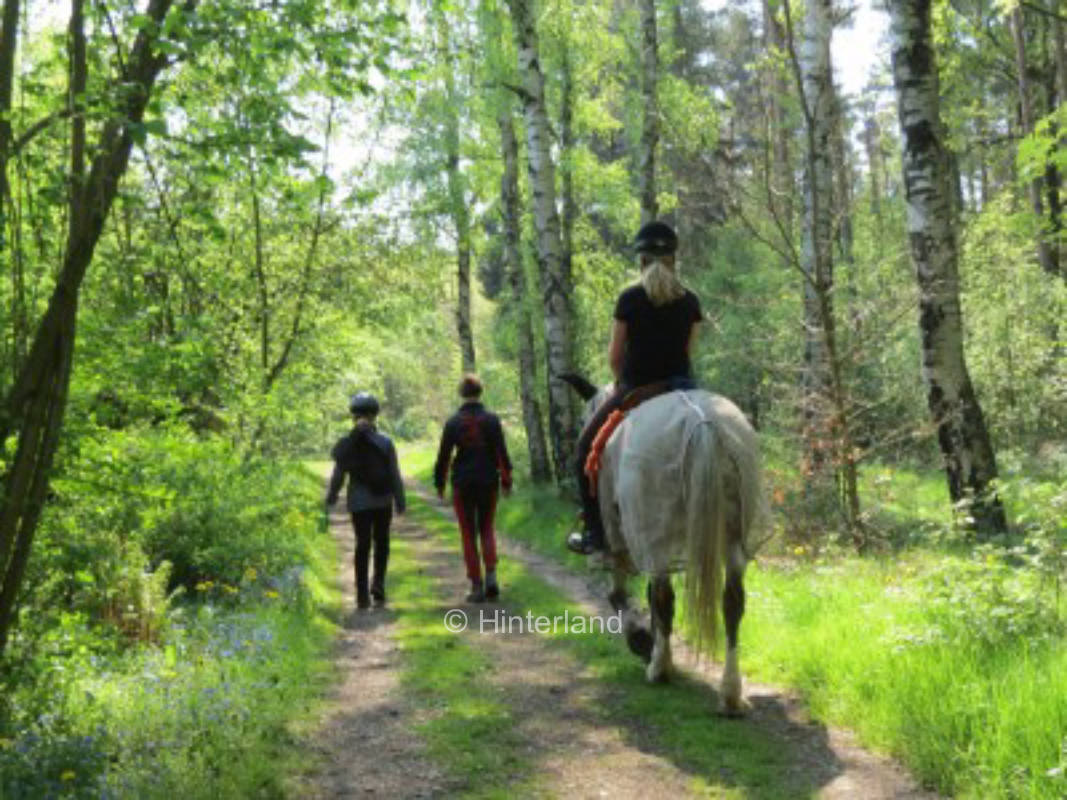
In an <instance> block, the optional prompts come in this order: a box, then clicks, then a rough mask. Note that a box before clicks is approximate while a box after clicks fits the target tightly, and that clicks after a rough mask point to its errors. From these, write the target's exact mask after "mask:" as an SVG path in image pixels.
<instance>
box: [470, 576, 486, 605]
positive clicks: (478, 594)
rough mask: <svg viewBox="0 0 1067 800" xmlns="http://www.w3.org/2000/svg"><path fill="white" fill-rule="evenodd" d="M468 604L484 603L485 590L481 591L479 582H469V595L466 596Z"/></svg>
mask: <svg viewBox="0 0 1067 800" xmlns="http://www.w3.org/2000/svg"><path fill="white" fill-rule="evenodd" d="M467 602H468V603H484V602H485V590H484V589H482V582H481V581H471V590H470V594H468V595H467Z"/></svg>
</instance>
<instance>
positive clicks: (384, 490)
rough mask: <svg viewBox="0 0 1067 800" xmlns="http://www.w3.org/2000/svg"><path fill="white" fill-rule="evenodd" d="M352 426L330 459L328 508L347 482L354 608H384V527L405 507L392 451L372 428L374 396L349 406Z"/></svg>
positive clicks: (363, 394) (386, 534)
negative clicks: (353, 557)
mask: <svg viewBox="0 0 1067 800" xmlns="http://www.w3.org/2000/svg"><path fill="white" fill-rule="evenodd" d="M348 409H349V411H351V412H352V419H353V422H354V425H353V428H352V430H351V432H350V433H349V434H348V435H347V436H345V437H343V438H342V439H340V440H339V441H338V442H337V444H335V445H334V447H333V452H332V453H331V455H332V457H333V460H334V467H333V475H332V476H331V478H330V488H329V490H328V492H327V494H326V505H327V507H329V506H332V505H333V504H334V503H336V502H337V496H338V494H340V492H341V487H342V486H343V485H344V482H345V475H347V476H348V503H347V505H348V510H349V512H350V513H351V514H352V528H353V530H354V531H355V534H356V564H355V566H356V607H357V608H369V607H370V604H371V598H373V599H374V604H375V605H379V606H380V605H384V604H385V571H386V568H387V566H388V564H389V525H390V523H391V522H392V519H393V506H394V505H395V506H396V511H397V513H398V514H403V513H404V510H405V507H406V502H405V498H404V483H403V481H402V480H401V478H400V465H399V463H398V462H397V457H396V448H395V447H393V442H392V440H391V439H390V438H389V437H388V436H386V435H385V434H384V433H380V432H379V431H378V430H377V428H375V426H374V421H375V419H376V418H377V416H378V411H379V406H378V401H377V400H376V399H375V397H374V395H371V394H368V393H367V392H360V393H359V394H356V395H354V396H353V397H352V400H351V402H350V403H349V404H348ZM372 541H373V544H374V577H373V580H371V581H370V585H369V587H368V582H367V572H368V568H369V563H368V562H369V561H370V554H371V542H372Z"/></svg>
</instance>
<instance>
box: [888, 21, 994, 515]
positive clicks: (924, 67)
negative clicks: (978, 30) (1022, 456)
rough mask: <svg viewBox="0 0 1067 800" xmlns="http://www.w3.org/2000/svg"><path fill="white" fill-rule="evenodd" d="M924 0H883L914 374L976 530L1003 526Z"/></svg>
mask: <svg viewBox="0 0 1067 800" xmlns="http://www.w3.org/2000/svg"><path fill="white" fill-rule="evenodd" d="M930 5H931V0H893V2H891V3H889V12H890V16H891V39H892V56H893V83H894V84H895V86H896V91H897V112H898V116H899V119H900V129H901V139H902V144H903V154H902V166H903V177H904V189H905V196H906V202H907V227H908V243H909V245H910V249H911V258H912V262H913V264H914V266H915V275H916V279H917V281H918V284H919V292H920V297H919V332H920V335H921V342H922V344H921V347H922V377H923V382H924V384H925V387H926V397H927V404H928V406H929V410H930V414H931V416H932V418H933V422H934V424H935V425H936V426H937V439H938V444H939V445H940V448H941V454H942V457H943V459H944V467H945V474H946V477H947V479H948V489H949V494H950V496H951V497H952V500H953V501H954V502H955V501H959V500H962V499H964V498H968V497H969V498H971V499H972V500H973V506H972V511H973V516H974V520H975V523H976V525H977V526H978V528H979V529H980V530H983V531H986V532H993V531H1003V530H1004V529H1005V527H1006V524H1005V519H1004V511H1003V508H1002V507H1001V504H1000V500H999V498H997V497H996V496H995V495H990V494H989V492H988V490H989V485H990V482H991V481H992V480H993V479H994V478H995V477H996V475H997V467H996V459H995V457H994V454H993V448H992V445H991V444H990V441H989V434H988V432H987V430H986V426H985V420H984V418H983V416H982V409H981V407H980V406H979V404H978V400H977V398H976V397H975V394H974V388H973V386H972V385H971V379H970V375H969V374H968V372H967V364H966V361H965V359H964V353H963V324H962V319H961V310H960V299H959V277H958V263H957V261H958V249H957V243H956V231H955V229H954V227H953V224H952V222H953V214H952V200H951V197H950V186H949V174H948V159H947V158H946V157H945V148H944V138H943V137H944V127H943V125H942V122H941V116H940V113H941V112H940V107H939V101H938V80H937V65H936V63H935V56H934V50H933V47H932V43H931V38H930Z"/></svg>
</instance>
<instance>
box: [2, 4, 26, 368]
mask: <svg viewBox="0 0 1067 800" xmlns="http://www.w3.org/2000/svg"><path fill="white" fill-rule="evenodd" d="M18 23H19V0H4V10H3V17H2V18H0V25H2V26H3V27H2V29H0V252H3V251H4V250H5V249H6V243H7V241H8V236H7V227H8V209H7V205H8V201H9V199H10V198H11V184H10V182H9V180H8V175H7V165H8V161H9V160H10V159H11V147H12V139H13V133H12V129H11V98H12V95H13V92H14V84H15V50H16V49H17V47H18ZM12 211H14V209H12ZM11 229H12V232H13V233H14V234H15V235H14V236H12V237H11V239H12V240H14V239H15V237H16V236H17V235H18V228H17V221H16V222H15V223H14V224H12V226H11ZM15 245H16V246H15V249H14V250H13V251H12V259H11V312H10V313H11V328H12V334H13V335H12V352H11V355H10V358H9V359H8V364H9V365H10V366H11V369H12V378H17V377H18V370H19V367H20V366H21V364H22V361H23V360H24V356H25V335H26V334H25V327H26V326H25V320H26V303H25V289H24V284H23V272H22V262H21V259H20V250H21V247H19V246H18V243H17V242H16V243H15Z"/></svg>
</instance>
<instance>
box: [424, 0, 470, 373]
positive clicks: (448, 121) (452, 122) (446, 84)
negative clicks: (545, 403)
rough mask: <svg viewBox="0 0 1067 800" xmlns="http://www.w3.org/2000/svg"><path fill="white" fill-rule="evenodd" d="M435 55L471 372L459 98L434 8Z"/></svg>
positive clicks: (460, 326)
mask: <svg viewBox="0 0 1067 800" xmlns="http://www.w3.org/2000/svg"><path fill="white" fill-rule="evenodd" d="M434 13H435V14H436V16H437V22H436V26H435V27H436V36H437V52H438V57H439V59H440V62H441V67H442V73H441V81H442V84H443V89H444V101H445V102H444V104H443V106H442V109H441V110H442V113H443V114H444V119H443V123H444V146H445V170H446V173H447V183H448V210H449V215H450V216H451V217H452V225H453V228H454V229H455V236H456V334H457V336H458V337H459V349H460V354H461V358H462V362H463V371H464V372H474V369H475V358H474V334H473V332H472V328H471V223H470V211H469V210H468V208H467V203H468V201H467V180H466V177H465V176H464V174H463V170H462V167H461V163H460V109H461V107H462V104H463V100H462V98H461V97H460V96H459V93H458V92H457V91H456V76H455V72H456V59H455V57H454V55H453V48H452V41H451V38H452V37H451V34H450V33H449V21H448V18H447V17H446V13H445V11H444V9H441V8H437V7H436V5H435V10H434Z"/></svg>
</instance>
